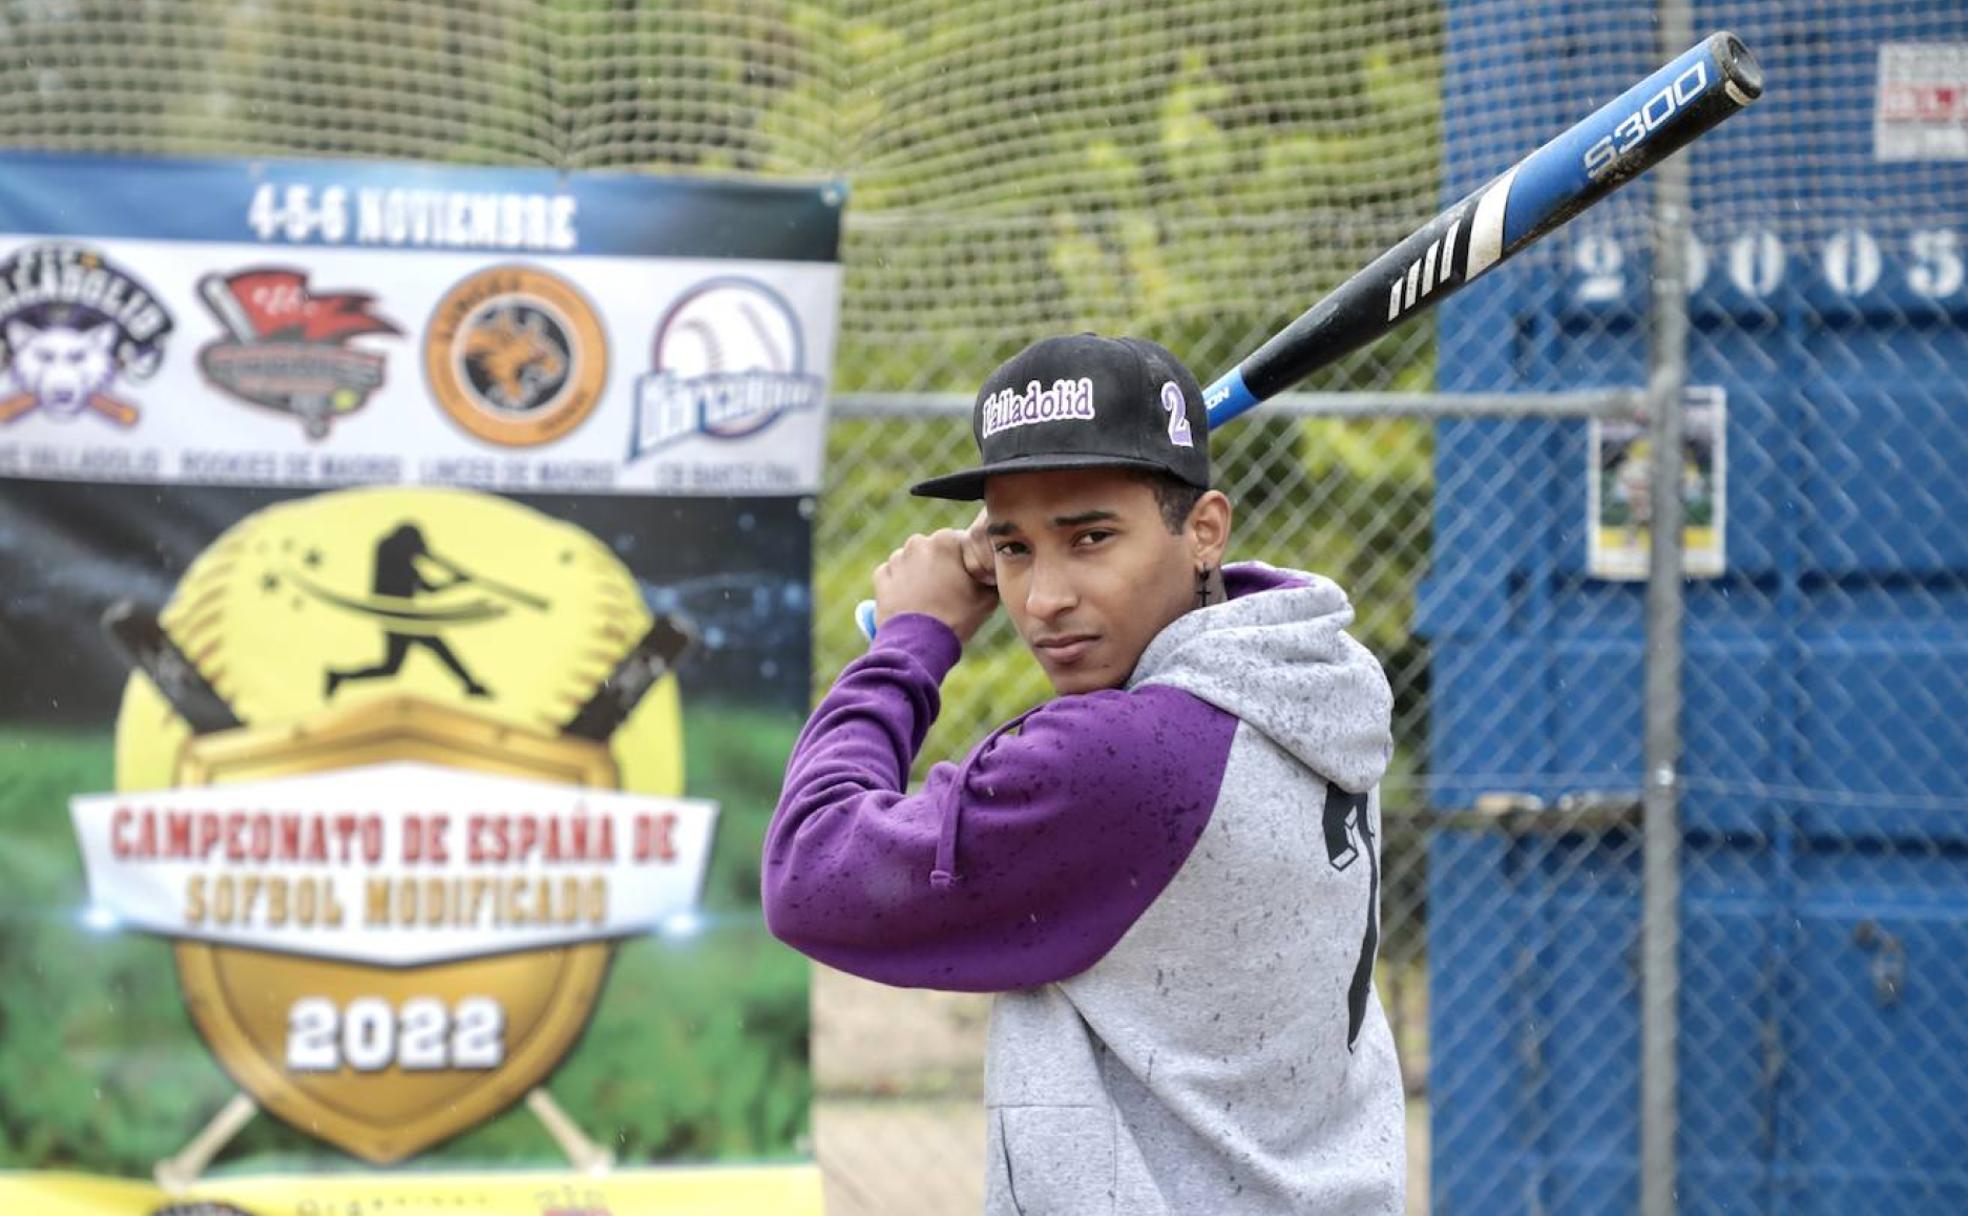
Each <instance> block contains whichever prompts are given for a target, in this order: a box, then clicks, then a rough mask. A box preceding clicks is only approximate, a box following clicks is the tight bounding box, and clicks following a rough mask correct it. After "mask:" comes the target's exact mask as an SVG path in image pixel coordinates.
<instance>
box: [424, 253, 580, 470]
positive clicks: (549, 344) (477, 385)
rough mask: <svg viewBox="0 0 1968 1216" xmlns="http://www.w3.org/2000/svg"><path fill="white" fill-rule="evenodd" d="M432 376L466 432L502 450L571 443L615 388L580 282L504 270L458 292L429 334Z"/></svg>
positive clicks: (427, 362) (427, 366)
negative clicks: (605, 390) (609, 385)
mask: <svg viewBox="0 0 1968 1216" xmlns="http://www.w3.org/2000/svg"><path fill="white" fill-rule="evenodd" d="M424 372H425V375H426V376H427V377H428V378H429V380H430V386H431V392H432V393H433V394H435V395H436V397H437V402H438V404H439V405H441V406H443V407H444V412H445V413H447V414H449V415H450V416H451V417H452V419H453V420H454V421H455V422H457V423H458V425H459V426H462V427H463V428H465V430H467V431H469V432H471V433H472V434H474V435H476V436H478V437H479V438H480V439H484V440H486V441H488V442H491V443H496V444H499V445H501V446H503V447H533V446H535V445H538V444H542V443H551V442H552V441H553V440H555V439H558V438H560V437H561V436H562V435H565V434H567V433H568V432H569V431H571V430H573V429H574V428H575V427H577V426H579V425H581V423H582V422H583V421H585V420H586V418H587V416H588V415H589V414H591V413H593V412H594V408H595V406H596V404H598V403H599V402H600V400H601V389H602V385H603V384H604V383H606V382H607V379H608V350H607V346H606V344H605V341H604V339H603V337H602V329H601V319H600V317H599V316H598V315H597V314H596V313H595V310H594V306H593V305H591V304H589V303H588V301H587V300H586V299H585V298H584V297H583V296H582V295H581V293H580V291H579V290H578V289H576V288H575V286H574V285H573V284H572V283H569V282H568V281H567V280H566V279H563V278H561V277H560V276H559V275H556V274H552V273H550V272H548V271H545V270H540V269H537V268H535V267H530V266H495V267H493V268H491V269H489V270H481V271H479V272H478V273H477V274H474V275H472V276H471V277H470V278H468V279H466V280H465V281H464V282H462V283H460V284H458V285H457V286H456V287H453V288H452V289H451V290H450V291H449V292H448V293H446V294H445V297H444V298H443V299H442V300H441V301H439V302H438V305H437V311H436V313H435V314H434V315H433V316H432V317H431V322H430V328H429V330H428V332H426V334H425V335H424Z"/></svg>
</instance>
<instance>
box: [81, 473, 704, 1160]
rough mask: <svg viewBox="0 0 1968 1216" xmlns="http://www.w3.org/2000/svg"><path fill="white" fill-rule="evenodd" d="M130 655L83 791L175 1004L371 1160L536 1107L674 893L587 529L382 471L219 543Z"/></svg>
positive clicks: (672, 695)
mask: <svg viewBox="0 0 1968 1216" xmlns="http://www.w3.org/2000/svg"><path fill="white" fill-rule="evenodd" d="M107 625H108V627H109V629H110V631H111V632H112V634H113V635H114V636H115V638H116V640H117V641H118V642H119V643H120V644H121V646H122V647H123V649H124V650H125V651H126V652H127V653H128V654H129V655H130V657H131V658H132V660H133V662H134V664H135V665H136V667H137V669H138V670H137V672H136V673H134V674H133V675H132V676H131V679H130V682H129V684H128V686H127V687H126V689H125V693H124V701H123V707H122V712H121V715H120V717H119V720H118V724H117V741H116V752H117V755H116V767H117V788H118V791H119V792H117V793H114V794H103V795H92V796H88V797H83V798H78V799H76V800H75V805H74V815H75V819H76V825H77V831H78V834H79V836H80V839H81V844H82V852H83V858H84V862H85V866H86V869H87V871H88V875H89V883H90V890H91V895H92V898H93V899H94V900H95V902H96V903H97V905H98V906H102V907H106V908H108V909H109V910H111V911H113V912H114V914H115V915H116V917H117V918H118V919H119V920H120V921H121V922H122V923H124V924H126V925H130V926H133V927H136V928H139V929H143V930H147V931H151V932H156V933H160V934H164V935H167V936H169V937H171V938H173V939H175V942H176V945H175V953H176V959H177V965H178V974H179V977H180V981H181V983H182V986H183V989H184V997H185V1002H186V1005H187V1007H188V1009H189V1011H190V1013H191V1016H192V1020H193V1022H194V1023H195V1025H196V1026H197V1028H198V1031H199V1033H200V1034H201V1035H202V1036H203V1037H204V1039H205V1041H206V1043H207V1045H208V1046H209V1047H210V1049H211V1051H212V1053H213V1055H214V1056H215V1057H216V1058H217V1060H218V1062H219V1063H220V1064H221V1065H222V1066H223V1067H224V1068H225V1069H226V1071H227V1072H228V1073H229V1074H230V1075H231V1076H232V1078H233V1079H234V1080H235V1081H236V1082H237V1083H238V1084H239V1086H240V1087H241V1088H242V1089H243V1090H245V1091H246V1093H247V1094H248V1095H250V1097H251V1099H252V1101H253V1102H254V1103H256V1104H257V1105H258V1106H260V1107H261V1108H263V1109H265V1110H268V1111H271V1112H273V1113H274V1114H276V1115H278V1116H279V1117H280V1118H282V1119H284V1120H286V1121H287V1122H289V1123H291V1124H293V1125H294V1126H295V1127H297V1128H300V1129H303V1130H305V1131H307V1132H308V1133H310V1134H312V1135H314V1136H317V1137H319V1138H320V1139H322V1140H325V1141H327V1142H329V1143H332V1144H334V1145H337V1146H339V1147H340V1148H342V1149H344V1150H345V1151H347V1152H349V1153H352V1154H354V1155H356V1156H358V1157H361V1158H363V1159H365V1160H367V1161H371V1162H376V1163H386V1162H392V1161H398V1160H401V1159H403V1158H405V1157H409V1156H411V1155H413V1154H415V1153H417V1152H419V1151H421V1150H423V1149H425V1148H427V1147H429V1146H430V1145H432V1144H435V1143H437V1142H438V1141H441V1140H443V1139H446V1138H447V1137H450V1136H452V1135H455V1134H457V1133H459V1132H461V1131H464V1130H466V1129H468V1128H470V1127H472V1126H474V1125H476V1124H478V1123H480V1122H483V1121H484V1120H486V1119H488V1118H490V1117H491V1116H493V1115H494V1114H496V1113H498V1112H500V1111H501V1110H503V1109H505V1108H506V1107H507V1106H509V1105H511V1104H513V1103H514V1102H516V1101H519V1100H520V1099H522V1098H526V1099H528V1101H529V1104H536V1103H538V1102H540V1101H544V1100H545V1097H544V1094H543V1093H540V1092H536V1091H537V1087H538V1086H540V1085H541V1083H542V1082H544V1081H545V1080H546V1078H547V1077H548V1076H549V1075H550V1074H551V1073H552V1072H553V1070H554V1068H555V1066H556V1065H557V1064H558V1063H559V1062H560V1060H561V1059H562V1057H563V1056H564V1055H565V1054H566V1053H567V1051H568V1050H569V1049H570V1048H571V1047H572V1046H573V1044H574V1043H575V1041H576V1039H577V1038H578V1036H579V1035H580V1032H581V1030H582V1028H583V1027H584V1026H585V1025H586V1023H587V1020H588V1016H589V1014H590V1013H591V1011H592V1010H593V1008H594V1005H595V1002H596V1000H597V998H598V996H599V994H600V992H601V990H602V985H603V982H604V980H605V978H606V974H607V970H608V964H609V959H610V956H611V952H612V950H613V948H614V943H615V942H616V941H618V940H619V939H621V938H623V937H625V936H628V935H631V934H636V933H641V932H646V931H648V930H649V929H650V928H653V927H654V926H655V925H657V924H658V923H659V922H660V921H661V920H662V919H663V918H665V917H667V916H670V915H672V914H674V913H676V912H678V911H680V910H682V909H685V908H688V907H690V906H692V905H694V903H695V900H696V897H697V892H698V889H699V887H700V885H701V881H702V876H703V868H704V864H705V861H706V860H707V858H708V853H709V846H710V836H711V831H712V827H713V821H714V817H715V813H716V811H715V808H714V807H712V806H710V805H709V804H705V803H699V802H693V801H689V800H684V799H681V798H679V797H677V795H678V794H680V792H681V772H682V765H681V728H680V723H679V706H678V695H677V688H676V680H675V677H674V674H673V672H672V666H673V664H674V663H675V661H676V659H677V658H678V657H679V655H680V654H681V653H682V651H683V649H684V648H685V645H686V642H687V638H686V635H685V634H684V632H683V631H682V630H681V629H680V628H679V627H678V625H677V624H676V623H675V622H672V621H669V620H667V619H653V618H652V617H651V614H650V613H649V611H648V610H647V609H646V608H645V607H644V605H643V601H642V598H641V596H640V594H639V592H638V589H637V586H636V584H635V582H634V580H633V579H632V577H631V576H630V575H629V573H628V571H627V570H626V569H624V568H623V567H622V565H621V564H620V562H619V561H618V560H617V559H616V558H615V556H614V555H613V554H612V553H611V552H610V551H609V550H608V549H607V548H606V547H605V546H603V545H602V544H601V543H600V542H599V541H597V540H595V539H594V538H593V537H591V536H589V535H588V534H586V533H585V532H582V531H580V530H579V529H577V528H575V527H573V526H572V525H569V524H566V523H562V522H559V521H556V520H552V519H549V518H547V517H546V516H543V515H540V514H537V513H535V512H533V511H531V510H529V509H527V508H523V507H520V506H517V505H515V504H512V503H509V502H506V501H505V500H503V499H499V498H496V497H492V496H489V495H482V494H477V493H471V492H465V491H455V490H415V489H395V488H371V489H361V490H351V491H343V492H338V493H331V494H325V495H321V496H317V497H315V498H311V499H304V500H300V501H296V502H290V503H286V504H282V505H278V506H274V507H270V508H268V509H266V510H264V511H262V512H260V513H259V514H257V515H254V516H251V517H249V518H248V519H246V520H244V521H242V522H241V523H240V524H238V525H237V526H235V527H234V528H232V529H231V530H230V531H228V532H227V533H225V534H224V535H223V536H221V537H220V538H219V539H218V540H217V541H216V542H215V543H214V544H213V545H212V546H211V547H210V548H209V549H208V550H207V551H206V552H205V554H204V555H203V556H201V557H200V558H199V559H198V561H196V562H195V563H194V564H193V565H192V567H191V569H190V570H189V571H188V572H187V573H186V575H185V577H184V579H183V581H182V582H181V583H180V584H179V586H178V588H177V591H176V593H175V594H174V595H173V597H172V598H171V600H170V602H169V603H168V604H167V605H166V606H165V607H164V609H163V611H162V612H161V613H158V614H156V615H151V614H148V613H146V612H144V611H142V610H139V609H136V608H134V607H130V606H125V607H123V608H122V609H120V610H118V611H117V612H115V613H113V614H112V615H111V617H110V618H109V619H108V621H107Z"/></svg>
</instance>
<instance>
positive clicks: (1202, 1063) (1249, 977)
mask: <svg viewBox="0 0 1968 1216" xmlns="http://www.w3.org/2000/svg"><path fill="white" fill-rule="evenodd" d="M1205 427H1206V418H1205V414H1204V410H1203V404H1202V392H1201V390H1200V388H1199V387H1198V386H1197V383H1196V380H1195V377H1194V376H1192V375H1190V373H1189V372H1188V371H1187V370H1186V369H1185V368H1183V367H1182V365H1181V364H1180V363H1178V362H1177V361H1176V359H1175V357H1174V356H1173V355H1171V354H1169V353H1168V352H1167V351H1166V350H1163V349H1162V348H1161V347H1159V346H1156V345H1154V344H1152V343H1149V342H1143V341H1139V340H1136V339H1127V338H1122V339H1109V338H1099V337H1095V336H1093V335H1091V334H1085V335H1080V336H1077V337H1067V338H1052V339H1046V340H1043V341H1040V342H1037V343H1035V344H1033V345H1032V346H1030V347H1028V348H1027V349H1026V350H1024V351H1023V352H1022V353H1020V354H1019V355H1017V356H1015V357H1014V358H1012V359H1011V360H1010V361H1009V362H1007V363H1006V364H1005V365H1004V366H1003V367H1001V368H999V369H998V370H997V371H996V372H994V373H993V374H992V375H991V377H990V379H989V380H987V381H986V382H985V384H984V387H983V390H982V392H980V393H979V395H978V399H977V406H976V411H975V415H974V418H973V430H974V433H975V435H976V438H977V443H978V447H979V449H980V452H981V455H982V458H983V464H982V466H981V467H980V468H976V469H972V470H969V471H968V472H963V473H956V474H952V475H950V476H947V477H940V478H936V479H934V480H932V481H927V482H924V483H923V484H922V485H919V486H917V487H915V492H916V493H918V494H926V495H934V496H938V497H946V498H957V499H976V498H980V497H981V498H982V499H983V500H984V503H985V516H984V517H983V518H982V519H980V524H981V525H982V527H981V528H974V529H973V531H972V533H971V534H966V533H960V532H955V531H945V532H940V533H937V534H936V535H934V536H916V537H912V538H910V540H909V541H908V543H907V544H905V545H903V546H902V548H900V549H898V550H897V551H896V552H895V553H894V555H892V556H891V557H890V558H889V560H888V561H887V562H886V563H884V564H883V565H882V567H881V568H880V569H879V570H878V571H876V573H875V593H876V600H875V602H876V617H877V619H878V621H879V622H880V626H879V628H878V630H877V631H876V634H875V639H874V643H873V645H872V646H871V647H870V648H869V650H868V653H867V654H866V655H864V656H863V657H861V658H860V659H857V660H856V661H855V662H853V663H851V664H849V665H848V667H847V669H846V670H844V671H843V672H842V673H841V675H840V678H839V680H837V681H836V682H835V684H834V687H833V689H832V690H831V691H830V692H829V693H828V694H827V696H826V697H825V698H824V699H823V700H822V701H821V703H820V705H819V707H818V708H817V709H815V710H814V712H813V717H812V719H811V720H810V721H808V723H807V725H806V729H805V731H804V732H803V733H802V734H801V736H800V739H799V742H798V744H797V745H796V747H795V748H794V751H793V756H792V760H791V762H790V763H789V764H788V766H787V770H786V783H785V789H784V792H783V793H782V794H781V796H780V801H779V807H778V810H777V811H776V812H775V813H774V816H773V821H772V824H771V827H770V829H769V831H768V833H767V836H766V843H765V858H764V862H765V872H764V900H765V913H766V920H767V923H768V924H769V925H770V926H771V929H772V931H773V933H774V934H776V935H777V936H778V937H779V938H780V939H781V940H783V941H785V942H787V943H788V944H790V945H792V946H794V947H795V948H797V949H799V950H800V951H802V952H804V953H806V954H807V955H810V956H811V957H813V958H815V959H817V960H819V961H821V962H824V963H826V964H828V965H830V966H833V967H838V968H841V969H842V970H845V971H850V972H853V973H854V974H856V975H861V976H865V977H867V978H870V979H874V980H879V981H881V982H883V983H888V984H898V985H904V986H911V987H925V988H944V989H957V990H963V991H988V992H996V993H998V994H999V995H998V997H997V999H996V1001H995V1002H994V1004H993V1006H992V1015H991V1031H990V1046H989V1052H988V1055H987V1058H986V1063H985V1083H984V1084H985V1103H986V1105H987V1107H988V1115H989V1119H988V1128H989V1134H988V1144H987V1162H986V1170H987V1175H986V1198H985V1209H986V1211H988V1212H991V1213H1005V1214H1010V1213H1036V1212H1048V1213H1066V1214H1071V1216H1082V1214H1085V1213H1115V1214H1117V1216H1157V1214H1170V1216H1173V1214H1176V1213H1184V1214H1188V1213H1194V1214H1197V1216H1226V1214H1232V1213H1265V1214H1269V1213H1281V1214H1282V1213H1321V1214H1323V1216H1355V1214H1368V1213H1371V1214H1373V1216H1383V1214H1391V1213H1398V1212H1400V1211H1401V1210H1402V1184H1403V1175H1404V1161H1403V1156H1404V1154H1403V1128H1404V1123H1403V1117H1402V1092H1401V1084H1400V1074H1399V1070H1398V1068H1397V1066H1396V1063H1395V1058H1394V1044H1393V1039H1392V1036H1391V1035H1390V1034H1389V1032H1388V1028H1387V1023H1386V1021H1385V1019H1384V1018H1383V1017H1382V1014H1381V1010H1380V1005H1379V1002H1378V1001H1377V1000H1375V999H1374V995H1373V960H1374V952H1375V948H1376V945H1377V941H1378V936H1379V933H1378V920H1379V917H1378V909H1377V906H1376V904H1377V901H1378V896H1379V864H1380V862H1379V856H1378V849H1379V805H1378V799H1377V798H1376V797H1375V793H1374V791H1375V785H1376V783H1377V782H1378V781H1379V779H1380V776H1381V773H1382V772H1383V771H1384V770H1385V768H1386V765H1387V760H1388V756H1389V753H1390V751H1391V746H1392V743H1391V735H1390V732H1389V713H1390V709H1391V706H1392V697H1391V695H1390V694H1389V691H1388V687H1387V681H1386V679H1385V678H1384V677H1383V676H1382V674H1381V670H1380V667H1379V665H1378V664H1377V663H1376V662H1375V661H1374V659H1373V657H1372V656H1371V655H1369V654H1368V653H1367V651H1366V650H1365V649H1364V648H1363V647H1361V646H1360V645H1359V644H1358V643H1357V642H1355V641H1354V640H1353V639H1352V638H1350V637H1349V636H1347V634H1346V633H1345V632H1344V630H1345V628H1346V626H1347V625H1348V624H1349V623H1350V622H1351V621H1352V619H1353V612H1352V609H1351V608H1350V606H1349V605H1348V604H1347V601H1346V597H1345V595H1344V593H1342V592H1341V591H1340V589H1339V588H1338V587H1336V586H1335V585H1333V584H1332V583H1331V582H1329V581H1327V580H1326V579H1323V578H1320V577H1318V576H1316V575H1308V574H1299V573H1295V572H1292V571H1286V570H1276V569H1272V568H1270V567H1268V566H1263V565H1258V564H1255V563H1252V564H1245V565H1236V566H1231V567H1228V568H1227V569H1225V568H1222V566H1221V559H1222V555H1223V552H1224V547H1225V545H1226V543H1227V541H1228V540H1229V533H1230V516H1231V508H1230V501H1229V500H1228V499H1227V498H1225V497H1224V496H1223V494H1221V493H1220V492H1218V491H1215V490H1211V489H1209V455H1208V448H1207V446H1206V445H1207V442H1208V437H1207V435H1206V434H1205ZM980 532H981V533H983V534H984V535H985V536H986V537H987V538H988V545H989V550H988V556H987V555H986V554H985V553H982V552H979V551H978V545H977V543H976V536H977V534H978V533H980ZM993 583H995V587H994V586H993V585H992V584H993ZM1000 602H1002V604H1003V605H1004V608H1005V611H1006V612H1007V613H1009V614H1010V616H1011V620H1012V623H1013V624H1014V625H1016V626H1017V628H1018V632H1019V635H1020V636H1021V637H1022V638H1023V639H1024V641H1025V644H1026V645H1027V646H1028V647H1030V649H1031V651H1032V654H1033V656H1034V657H1035V658H1036V659H1037V660H1038V662H1039V664H1040V666H1041V667H1043V668H1044V669H1045V672H1046V675H1047V677H1048V678H1049V679H1050V680H1051V681H1052V685H1053V688H1054V689H1055V690H1056V691H1057V693H1058V694H1059V695H1058V696H1057V697H1055V698H1054V699H1053V700H1051V701H1048V702H1047V703H1045V704H1044V705H1041V706H1040V707H1039V708H1037V709H1035V710H1033V711H1031V712H1030V713H1027V714H1025V715H1023V716H1021V717H1019V718H1016V719H1014V720H1013V721H1011V722H1009V723H1006V724H1005V725H1004V726H1002V727H1000V728H998V729H997V730H995V731H993V732H992V733H991V734H990V735H989V736H988V737H987V738H985V739H984V741H983V742H981V743H979V744H978V745H977V747H976V749H975V750H974V751H972V752H971V753H970V755H969V756H968V757H967V758H965V760H964V761H963V762H962V763H961V764H954V765H953V764H940V765H937V766H936V767H935V768H934V769H933V770H932V771H931V772H930V774H929V778H928V780H927V782H926V783H925V784H924V786H923V788H922V789H921V790H920V791H919V792H917V793H915V794H908V793H906V792H905V790H906V787H907V784H908V779H909V768H910V764H911V762H912V761H913V760H914V758H915V753H916V749H917V748H918V747H920V746H921V744H922V739H923V735H924V734H925V732H927V731H928V730H929V727H930V724H931V722H932V721H933V720H934V719H935V716H936V711H937V705H938V699H937V698H938V688H939V685H940V683H941V681H942V679H943V677H944V675H945V674H947V673H948V672H949V670H950V669H951V668H952V667H953V666H955V664H956V663H957V661H958V659H959V657H960V655H961V652H962V649H963V646H964V644H965V643H966V642H968V641H969V639H970V637H971V635H972V634H973V633H975V632H976V630H977V628H978V627H979V626H980V625H982V624H983V622H984V621H985V620H986V619H987V618H988V617H989V616H990V614H991V613H992V611H993V610H995V609H996V607H997V606H998V604H999V603H1000Z"/></svg>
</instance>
